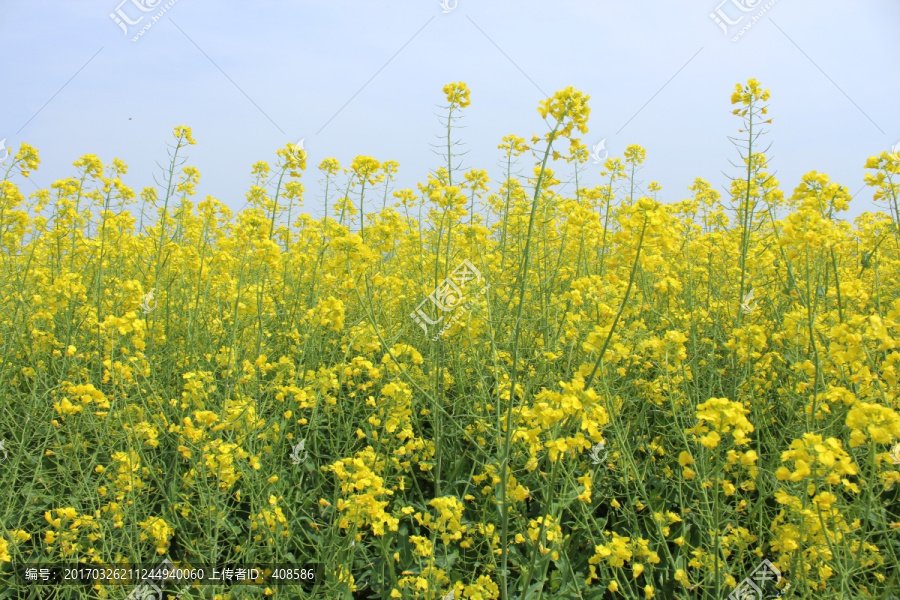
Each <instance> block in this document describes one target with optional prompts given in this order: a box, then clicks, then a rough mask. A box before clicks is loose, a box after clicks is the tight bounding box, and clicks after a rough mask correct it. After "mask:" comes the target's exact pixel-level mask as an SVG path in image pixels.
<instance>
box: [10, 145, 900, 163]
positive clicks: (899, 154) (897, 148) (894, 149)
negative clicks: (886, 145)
mask: <svg viewBox="0 0 900 600" xmlns="http://www.w3.org/2000/svg"><path fill="white" fill-rule="evenodd" d="M2 147H3V146H2V144H0V148H2ZM888 156H889V157H890V158H891V160H893V161H895V162H900V142H897V143H896V144H894V145H893V146H891V151H890V153H889V154H888ZM0 160H3V159H2V158H0Z"/></svg>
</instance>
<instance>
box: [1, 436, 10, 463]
mask: <svg viewBox="0 0 900 600" xmlns="http://www.w3.org/2000/svg"><path fill="white" fill-rule="evenodd" d="M0 452H3V458H0V462H3V461H5V460H6V459H7V458H9V453H8V452H7V451H6V440H0Z"/></svg>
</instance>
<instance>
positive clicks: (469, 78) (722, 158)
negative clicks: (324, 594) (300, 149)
mask: <svg viewBox="0 0 900 600" xmlns="http://www.w3.org/2000/svg"><path fill="white" fill-rule="evenodd" d="M132 1H133V2H136V3H140V2H141V1H143V2H144V3H145V5H146V4H149V5H151V6H153V5H155V4H156V3H157V1H158V0H127V1H126V2H125V3H124V4H120V3H121V2H122V0H66V1H65V2H63V1H61V0H31V1H29V2H25V1H23V0H0V42H2V48H3V52H0V73H2V97H3V100H2V104H0V107H2V109H0V139H2V138H7V142H6V146H7V147H12V148H14V149H16V148H18V145H19V143H20V142H21V141H26V142H28V143H30V144H32V145H34V146H36V147H37V148H38V149H39V150H40V152H41V158H42V161H43V163H42V165H41V168H40V170H39V171H38V172H37V173H36V174H35V175H34V181H35V182H36V183H37V184H38V185H40V186H41V187H45V186H48V185H49V184H50V183H51V182H52V181H54V180H56V179H60V178H63V177H67V176H71V175H72V174H73V173H74V169H73V167H72V166H71V163H72V162H73V161H74V160H76V159H77V158H78V157H79V156H81V155H83V154H86V153H95V154H97V155H98V156H100V158H101V159H103V161H104V162H107V163H108V162H109V161H111V160H112V159H113V158H115V157H118V158H121V159H123V160H124V161H125V162H126V163H127V164H128V165H129V166H130V171H129V173H128V175H127V176H126V177H125V181H126V183H127V184H128V185H130V186H131V187H132V188H133V189H135V191H139V190H140V189H141V188H143V187H144V186H147V185H152V184H153V179H152V177H153V175H154V174H158V173H159V169H158V167H157V166H156V163H157V162H165V161H166V160H167V155H166V147H165V143H166V142H167V141H169V140H170V139H171V131H172V129H173V127H174V126H176V125H182V124H183V125H188V126H190V127H192V128H193V132H194V137H195V138H196V139H197V141H198V145H197V146H194V147H192V148H191V149H190V151H189V163H188V164H193V165H195V166H197V167H198V168H199V169H200V172H201V174H202V178H201V181H200V186H199V189H198V192H199V193H198V196H197V198H198V199H200V198H203V197H204V196H206V195H212V196H215V197H216V198H218V199H219V200H221V201H223V202H225V203H226V204H228V205H229V206H230V207H232V208H233V209H238V208H240V207H241V206H243V205H244V202H245V196H244V194H245V192H246V191H247V189H248V188H249V185H250V180H251V177H250V169H251V165H252V164H253V163H254V162H256V161H258V160H268V161H269V162H270V163H271V164H274V162H275V155H274V153H275V151H276V150H277V149H278V148H279V147H281V146H282V145H283V144H284V143H286V142H295V141H297V140H298V139H299V138H301V137H304V136H305V138H306V142H305V145H306V148H307V150H308V152H309V162H308V169H307V171H306V174H305V175H304V183H305V186H306V190H307V193H306V201H305V210H306V211H307V212H310V213H311V214H313V215H315V216H319V215H321V186H320V185H319V183H318V181H319V172H318V171H317V170H316V169H315V166H316V165H318V163H319V162H320V161H321V160H322V159H324V158H327V157H332V156H333V157H335V158H337V159H338V160H339V161H340V162H341V164H342V165H344V166H347V165H349V163H350V161H351V160H352V159H353V157H354V156H357V155H371V156H374V157H375V158H377V159H379V160H387V159H394V160H396V161H398V162H399V163H400V171H399V174H398V181H397V182H396V184H395V186H396V189H399V188H402V187H410V188H413V189H415V184H416V182H419V181H424V180H425V178H426V175H427V173H428V171H429V170H431V169H434V168H436V167H438V166H440V164H441V163H440V158H439V157H437V156H435V155H434V154H432V152H431V151H430V148H429V144H430V143H433V142H435V141H436V138H435V136H436V135H437V134H440V133H441V130H440V124H439V121H438V118H437V117H436V116H435V115H436V113H437V111H438V109H437V105H438V104H443V103H444V97H443V94H442V93H441V87H442V86H443V85H444V84H445V83H448V82H450V81H459V80H462V81H465V82H467V83H468V85H469V87H470V88H471V90H472V105H471V106H470V107H468V108H467V109H466V110H465V112H464V117H463V121H462V124H463V125H465V126H466V128H465V129H462V130H460V131H459V132H458V133H457V136H458V137H459V138H460V139H461V141H463V142H464V144H465V149H466V150H468V152H469V153H468V154H467V155H466V156H465V158H464V161H463V166H464V167H466V168H473V167H474V168H484V169H487V170H488V172H489V174H490V175H491V178H492V180H493V183H492V190H495V189H496V182H497V181H498V179H499V176H500V174H501V171H500V169H499V168H498V166H497V162H498V159H499V157H500V154H499V151H498V150H497V149H496V147H497V145H498V144H499V142H500V140H501V138H502V137H503V136H504V135H507V134H510V133H514V134H517V135H520V136H522V137H524V138H526V139H527V138H530V137H531V135H532V134H533V133H543V132H544V131H545V127H546V126H545V125H544V123H543V121H542V120H541V119H540V117H539V115H538V113H537V110H536V108H537V105H538V103H539V101H540V100H541V99H542V98H543V94H542V91H543V92H545V93H547V94H552V93H553V92H554V91H555V90H558V89H560V88H563V87H566V86H569V85H572V86H574V87H576V88H578V89H580V90H582V91H583V92H585V93H587V94H589V95H590V96H591V101H590V106H591V109H592V114H591V119H590V123H589V126H590V131H589V133H588V134H587V135H585V136H583V141H584V142H585V143H587V144H588V145H589V146H590V145H593V144H596V143H597V142H599V141H600V140H601V139H603V138H606V148H607V149H608V150H609V152H610V154H611V155H612V156H621V153H622V151H623V150H624V148H625V146H627V145H628V144H631V143H639V144H641V145H643V146H644V147H645V148H646V149H647V161H646V163H645V168H644V171H643V173H642V178H643V180H644V183H645V184H646V183H649V182H650V181H651V180H656V181H659V182H660V183H661V184H662V186H663V191H662V192H661V194H660V199H661V200H663V201H668V202H671V201H677V200H680V199H683V198H686V197H688V194H689V192H688V191H687V190H686V187H687V186H688V185H690V183H691V182H692V181H693V180H694V178H695V177H704V178H706V179H708V180H709V181H711V182H712V183H713V184H714V185H715V186H716V188H717V189H719V190H720V191H722V192H724V189H725V186H726V185H727V180H726V178H725V175H724V174H723V173H722V172H723V171H725V172H726V173H729V174H735V170H734V168H733V167H731V166H730V164H729V160H735V159H736V158H737V155H736V151H735V150H734V148H733V147H732V146H731V145H730V143H729V142H728V140H727V138H726V136H728V135H736V134H737V129H738V128H739V127H740V123H739V120H738V119H737V117H734V116H732V115H731V105H730V102H729V96H730V95H731V92H732V89H733V87H734V84H735V83H737V82H744V81H746V80H747V79H748V78H750V77H756V78H757V79H759V80H760V81H761V82H762V83H763V85H764V86H766V87H768V88H770V89H771V91H772V99H771V106H772V109H771V116H772V117H773V118H774V123H773V124H772V125H771V126H770V128H771V133H770V134H769V136H768V139H767V141H770V142H772V148H771V150H770V152H769V158H770V165H771V166H772V169H773V170H774V171H775V172H776V176H777V177H778V179H779V180H780V182H781V186H782V189H783V190H784V191H785V193H786V194H790V192H791V191H792V190H793V189H794V187H796V185H797V183H798V181H799V178H800V177H801V176H802V174H804V173H806V172H808V171H811V170H817V171H820V172H825V173H828V174H829V175H830V176H831V177H832V179H833V180H834V181H837V182H839V183H841V184H843V185H845V186H847V187H848V188H850V190H851V192H852V193H855V192H856V191H857V190H859V189H860V188H861V187H862V185H863V174H864V172H865V171H864V169H863V164H864V162H865V160H866V158H867V157H868V156H871V155H873V154H877V153H879V152H881V151H884V150H888V149H889V148H890V147H891V146H892V145H893V144H895V143H897V142H898V141H900V111H898V109H897V106H898V98H900V77H898V75H900V60H898V57H900V36H898V35H897V32H898V31H900V2H898V1H897V0H869V1H865V2H856V3H849V2H836V1H832V0H819V1H815V2H813V1H812V0H808V1H800V0H791V1H789V0H776V1H774V4H773V5H772V6H771V7H770V8H768V10H767V11H765V14H763V15H762V16H761V18H759V19H758V20H757V21H756V23H755V24H754V25H753V26H752V28H750V29H749V30H747V31H746V32H745V34H744V35H743V37H741V38H740V39H739V40H738V41H737V42H733V41H731V35H734V34H735V33H736V32H737V31H738V30H739V29H740V27H741V26H743V25H744V24H746V23H748V22H750V21H751V19H752V17H753V16H754V15H756V14H758V13H760V11H763V10H765V6H766V5H767V4H772V2H773V0H767V1H766V2H763V1H760V0H727V1H726V2H725V3H724V4H719V2H720V1H721V0H709V1H707V0H691V1H689V2H684V1H679V2H676V1H675V0H665V1H661V0H654V1H649V0H647V1H643V0H642V1H637V0H615V1H613V0H610V1H593V2H589V1H586V0H580V1H575V0H554V1H552V2H551V1H549V0H544V1H538V0H516V1H512V0H477V1H476V0H458V3H457V6H456V8H455V9H454V10H452V11H451V12H449V13H446V14H445V13H443V12H442V9H441V6H440V2H439V0H415V1H412V0H396V1H375V0H371V1H366V2H363V1H357V0H352V1H351V0H328V1H324V0H322V1H319V0H316V1H313V0H257V1H256V2H235V1H232V0H217V1H215V2H214V1H212V0H177V1H176V2H175V4H174V6H172V7H171V8H170V9H168V11H167V12H166V13H165V15H164V16H163V17H162V18H161V19H160V20H159V22H157V23H156V24H154V25H153V27H152V28H151V29H149V30H147V31H146V32H145V33H144V35H143V36H142V37H141V38H140V39H139V40H138V41H137V42H132V41H131V37H132V35H134V33H136V31H137V30H138V29H139V27H140V26H141V25H143V24H144V23H146V22H148V21H149V19H150V16H146V17H145V18H144V19H143V22H142V23H139V24H138V25H136V26H134V27H132V28H130V30H129V34H128V35H127V36H126V34H125V33H124V32H123V31H122V29H120V28H119V27H118V26H117V25H116V23H115V22H114V21H113V19H111V18H110V13H112V12H114V11H115V10H116V9H117V8H119V9H120V12H121V13H123V14H125V15H127V16H128V17H129V18H130V19H132V20H137V18H138V16H140V15H142V14H145V15H154V14H156V13H157V12H158V11H159V10H160V9H161V8H162V7H163V6H164V5H165V2H162V3H160V4H159V6H158V7H157V8H155V9H154V10H152V11H150V12H147V13H142V12H141V11H140V10H138V9H137V8H136V7H135V5H134V4H132ZM447 1H448V2H449V3H450V5H452V4H453V2H452V0H447ZM741 2H743V6H744V7H745V8H749V7H754V8H753V10H748V11H746V12H742V11H741V10H740V9H739V7H738V6H737V5H738V4H741ZM717 8H718V9H719V10H720V14H721V15H724V16H726V17H727V18H729V19H731V20H737V19H738V18H739V17H741V16H743V21H742V22H741V23H739V24H737V25H735V26H733V27H732V29H731V32H730V34H729V35H728V36H726V35H725V34H724V33H723V31H722V30H721V29H720V28H719V26H717V25H716V23H715V22H714V21H713V19H711V18H710V13H712V12H714V11H715V10H716V9H717ZM345 104H346V105H345ZM342 107H343V109H342ZM129 117H130V118H131V120H129ZM0 155H2V152H0ZM522 166H523V170H527V171H529V172H530V168H531V165H530V164H527V163H523V164H522ZM555 168H556V169H557V173H558V176H560V178H562V179H567V178H569V177H570V171H568V170H567V168H566V166H564V164H563V163H559V164H557V165H556V166H555ZM587 168H588V174H587V176H586V181H585V182H584V183H586V184H596V183H599V182H600V177H599V172H600V165H595V164H593V163H590V162H589V163H588V165H587ZM22 189H23V191H26V192H32V191H34V187H33V186H32V185H31V184H28V183H23V184H22ZM567 189H568V190H569V191H571V186H569V188H567ZM870 189H871V188H866V189H864V190H863V191H862V192H861V193H860V194H859V195H858V196H857V197H856V199H855V200H854V202H853V203H852V205H851V210H850V212H849V215H850V216H854V215H856V214H858V213H859V212H861V211H863V210H873V209H874V205H873V203H872V193H871V192H870Z"/></svg>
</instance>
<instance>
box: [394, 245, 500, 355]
mask: <svg viewBox="0 0 900 600" xmlns="http://www.w3.org/2000/svg"><path fill="white" fill-rule="evenodd" d="M473 280H474V283H476V284H478V283H481V280H482V277H481V271H479V270H478V269H477V268H475V265H473V264H472V263H471V262H469V260H468V259H466V260H464V261H462V262H461V263H460V264H459V266H458V267H456V269H454V271H453V272H452V273H450V275H448V276H447V278H446V279H444V281H442V282H441V283H440V284H438V286H437V287H436V288H435V289H434V291H433V292H431V294H429V295H428V297H427V298H426V299H425V300H422V302H420V303H419V306H417V307H416V310H414V311H413V312H411V313H409V316H410V317H412V319H413V321H415V322H416V324H418V325H419V327H421V328H422V331H424V332H425V335H428V334H429V331H428V327H429V326H430V325H438V324H440V323H441V321H444V317H445V316H446V315H440V316H438V315H439V314H440V313H438V314H436V315H435V318H432V317H431V316H430V315H428V313H426V312H425V311H424V310H423V309H422V305H423V304H425V303H426V302H429V301H430V302H431V304H433V305H434V306H435V308H437V309H438V311H440V312H454V313H455V314H454V315H453V317H452V318H449V319H447V320H446V321H445V322H444V324H443V326H442V327H441V329H440V331H438V333H437V334H436V335H434V336H433V337H432V338H431V341H432V342H434V341H436V340H437V339H438V338H440V337H443V335H444V334H445V333H446V332H447V330H448V329H450V326H451V325H453V323H454V322H456V321H457V319H459V318H460V317H461V316H463V315H464V314H466V312H468V311H469V309H470V308H472V306H473V305H474V304H475V301H476V300H477V297H478V296H481V295H483V294H485V293H487V291H488V288H490V287H491V286H490V284H486V285H485V286H484V287H483V288H482V289H481V291H479V292H478V294H477V295H476V297H474V298H471V299H470V300H469V301H468V302H466V303H465V304H463V288H464V287H466V286H467V285H468V284H469V282H472V281H473Z"/></svg>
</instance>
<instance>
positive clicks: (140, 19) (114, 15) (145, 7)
mask: <svg viewBox="0 0 900 600" xmlns="http://www.w3.org/2000/svg"><path fill="white" fill-rule="evenodd" d="M162 2H163V0H122V2H120V3H119V5H118V6H117V7H116V9H115V11H113V12H111V13H109V18H110V19H112V20H113V22H114V23H115V24H116V25H118V26H119V27H120V28H121V29H122V31H123V32H124V33H125V35H126V36H127V35H128V34H129V33H130V32H134V31H135V30H134V29H133V28H135V27H137V26H139V25H140V26H141V27H140V29H139V30H137V33H135V35H134V36H133V37H132V38H131V41H132V42H136V41H138V39H140V37H141V36H142V35H144V33H145V32H146V31H147V30H148V29H150V28H151V27H153V25H154V24H155V23H156V22H157V21H159V20H160V19H162V16H163V15H164V14H166V11H168V10H169V9H170V8H172V7H173V6H175V3H176V2H178V0H169V2H167V3H166V4H164V5H162V7H160V5H161V4H162ZM126 5H127V6H128V7H130V8H128V10H127V11H126V10H125V9H124V8H123V7H124V6H126ZM157 9H159V10H157ZM154 10H156V11H157V12H156V14H155V15H152V16H151V15H149V14H141V13H150V12H153V11H154ZM132 17H137V18H132ZM145 18H147V19H149V20H148V21H147V22H144V19H145ZM141 23H143V25H141Z"/></svg>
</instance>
